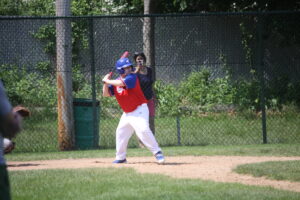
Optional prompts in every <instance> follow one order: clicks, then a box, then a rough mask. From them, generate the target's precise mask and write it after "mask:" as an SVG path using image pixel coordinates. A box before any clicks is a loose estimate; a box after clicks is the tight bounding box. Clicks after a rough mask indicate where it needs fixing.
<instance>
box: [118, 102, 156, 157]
mask: <svg viewBox="0 0 300 200" xmlns="http://www.w3.org/2000/svg"><path fill="white" fill-rule="evenodd" d="M134 131H135V132H136V134H137V136H138V138H139V139H140V140H141V141H142V142H143V144H144V145H145V146H146V147H147V148H148V149H149V150H150V151H151V152H152V154H153V155H155V154H156V153H157V152H159V151H161V149H160V148H159V146H158V143H157V141H156V139H155V137H154V135H153V133H152V131H151V130H150V127H149V110H148V106H147V104H142V105H140V106H138V107H137V108H136V109H135V110H134V111H132V112H130V113H125V112H124V113H123V114H122V117H121V119H120V122H119V125H118V127H117V130H116V143H117V144H116V150H117V152H116V159H117V160H124V159H125V158H126V150H127V145H128V142H129V139H130V137H131V136H132V134H133V132H134Z"/></svg>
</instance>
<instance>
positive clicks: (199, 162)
mask: <svg viewBox="0 0 300 200" xmlns="http://www.w3.org/2000/svg"><path fill="white" fill-rule="evenodd" d="M166 159H167V162H166V163H165V164H164V165H158V164H156V163H155V159H154V158H153V157H128V158H127V160H128V163H127V164H121V165H116V164H112V161H113V158H86V159H62V160H42V161H28V162H8V169H9V170H10V171H15V170H38V169H63V168H64V169H66V168H73V169H74V168H97V167H102V168H103V167H115V168H123V167H131V168H134V169H135V170H136V171H137V172H139V173H159V174H164V175H167V176H170V177H174V178H191V179H202V180H211V181H215V182H230V183H241V184H246V185H256V186H270V187H274V188H277V189H282V190H289V191H295V192H300V182H290V181H276V180H270V179H266V178H265V177H259V178H257V177H253V176H250V175H240V174H237V173H234V172H233V171H232V170H233V169H234V168H235V167H237V166H238V165H242V164H247V163H258V162H266V161H288V160H300V157H252V156H181V157H167V158H166Z"/></svg>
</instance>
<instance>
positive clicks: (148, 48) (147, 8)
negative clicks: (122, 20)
mask: <svg viewBox="0 0 300 200" xmlns="http://www.w3.org/2000/svg"><path fill="white" fill-rule="evenodd" d="M154 12H155V1H154V0H144V14H145V15H149V14H153V13H154ZM154 25H155V18H153V17H144V24H143V51H144V53H145V55H146V57H147V63H148V65H149V66H150V67H152V72H153V74H152V77H153V80H154V81H155V80H156V70H155V47H154V42H155V38H154V28H155V26H154ZM154 96H155V94H154ZM149 123H150V129H151V130H152V132H153V134H155V124H154V117H149Z"/></svg>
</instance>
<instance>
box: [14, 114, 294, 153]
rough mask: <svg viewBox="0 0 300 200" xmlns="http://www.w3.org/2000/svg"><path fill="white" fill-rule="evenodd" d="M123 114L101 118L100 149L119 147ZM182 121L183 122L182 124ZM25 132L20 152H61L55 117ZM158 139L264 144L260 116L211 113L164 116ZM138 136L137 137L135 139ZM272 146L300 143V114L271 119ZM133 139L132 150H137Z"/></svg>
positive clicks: (31, 122)
mask: <svg viewBox="0 0 300 200" xmlns="http://www.w3.org/2000/svg"><path fill="white" fill-rule="evenodd" d="M119 117H120V114H119V115H116V116H115V117H114V118H110V119H106V118H101V119H100V123H99V127H100V128H99V137H100V139H99V141H100V142H99V144H100V148H114V147H115V130H116V127H117V124H118V121H119ZM178 122H179V123H178ZM24 124H25V127H24V131H23V132H22V133H21V134H20V135H19V136H18V137H17V138H16V143H17V148H16V151H18V152H28V151H57V150H58V144H57V143H58V142H57V121H56V119H55V117H50V118H45V117H44V118H43V117H36V118H29V119H26V120H25V123H24ZM155 126H156V129H155V130H156V138H157V140H158V142H159V144H160V145H161V146H174V145H178V142H179V139H180V142H181V145H190V146H192V145H200V146H205V145H238V144H261V143H262V141H263V140H262V125H261V118H260V116H259V115H255V114H253V113H251V114H244V115H229V114H210V115H203V116H199V117H180V118H177V119H176V117H165V118H163V117H160V118H156V120H155ZM134 137H135V136H134ZM267 140H268V142H269V143H300V115H299V114H295V113H281V114H276V115H270V117H268V118H267ZM137 146H138V143H137V140H136V139H131V140H130V143H129V147H137Z"/></svg>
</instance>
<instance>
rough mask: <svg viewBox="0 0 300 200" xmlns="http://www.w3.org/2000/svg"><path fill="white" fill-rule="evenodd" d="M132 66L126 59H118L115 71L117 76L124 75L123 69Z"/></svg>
mask: <svg viewBox="0 0 300 200" xmlns="http://www.w3.org/2000/svg"><path fill="white" fill-rule="evenodd" d="M129 66H132V63H131V62H130V60H129V59H128V58H120V59H119V60H118V61H117V63H116V70H117V72H118V73H119V74H124V73H125V71H124V69H123V68H125V67H129Z"/></svg>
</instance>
